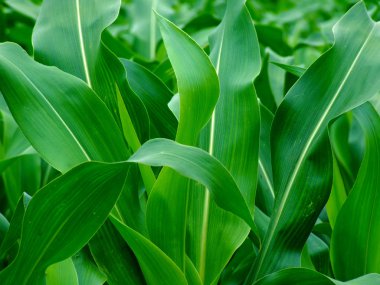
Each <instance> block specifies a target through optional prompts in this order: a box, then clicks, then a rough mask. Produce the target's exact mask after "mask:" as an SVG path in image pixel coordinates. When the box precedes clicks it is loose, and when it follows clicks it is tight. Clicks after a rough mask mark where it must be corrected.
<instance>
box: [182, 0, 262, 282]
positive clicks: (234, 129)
mask: <svg viewBox="0 0 380 285" xmlns="http://www.w3.org/2000/svg"><path fill="white" fill-rule="evenodd" d="M245 2H246V1H243V0H240V1H236V0H231V1H226V4H227V7H226V11H225V14H224V17H223V20H222V22H221V24H220V25H219V26H218V27H217V29H216V31H215V32H214V33H213V34H212V35H211V37H210V39H209V41H210V58H211V61H212V63H213V65H214V67H215V69H216V72H217V73H218V77H219V81H220V96H219V99H218V103H217V105H216V108H215V111H214V114H213V116H212V119H211V122H210V123H209V126H208V127H207V128H205V129H204V130H203V131H202V135H201V138H200V141H201V144H200V145H201V147H202V148H204V149H206V150H208V152H209V153H210V154H211V155H213V156H215V157H216V158H217V159H218V160H219V161H220V162H221V163H222V164H223V165H224V166H225V167H226V169H227V170H228V171H229V172H230V174H231V176H232V177H233V179H234V180H235V181H236V184H237V185H238V190H239V191H241V194H242V196H243V197H244V199H245V202H246V204H247V205H248V206H249V209H250V211H251V213H252V212H253V206H254V200H255V192H256V191H255V190H256V185H257V167H258V164H257V161H258V150H259V131H260V115H259V108H258V102H257V96H256V92H255V89H254V87H253V80H254V78H255V77H256V76H257V75H258V74H259V71H260V64H261V60H260V52H259V50H260V49H259V43H258V40H257V36H256V31H255V28H254V26H253V23H252V20H251V17H250V15H249V12H248V10H247V8H246V7H245ZM195 187H197V186H195ZM227 188H228V187H227ZM209 190H210V191H211V192H209V191H207V190H206V189H192V191H191V194H190V198H191V199H190V201H191V202H190V205H189V213H190V215H189V216H190V218H189V227H188V231H189V240H188V248H189V250H188V252H189V253H188V254H189V256H190V257H191V258H192V260H193V262H194V265H195V266H196V268H197V269H198V271H199V274H200V277H201V280H202V281H203V282H204V283H205V284H211V283H213V282H215V281H216V280H217V279H218V276H219V275H220V274H221V272H222V270H223V268H224V267H225V266H226V264H227V262H228V260H229V259H230V258H231V256H232V255H233V253H234V252H235V250H236V249H237V248H238V247H239V246H240V245H241V244H242V243H243V241H244V240H245V239H246V237H247V235H248V233H249V228H248V226H247V225H246V224H244V223H243V221H241V220H239V219H238V218H237V217H236V216H234V215H231V213H228V212H226V211H224V210H222V209H220V207H217V206H216V205H215V202H214V201H213V199H210V197H209V194H210V193H212V189H209ZM227 197H229V198H227V199H230V197H231V199H232V196H231V195H228V196H227ZM216 203H218V201H217V200H216ZM223 208H224V209H226V208H225V207H223Z"/></svg>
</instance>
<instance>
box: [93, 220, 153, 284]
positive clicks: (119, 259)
mask: <svg viewBox="0 0 380 285" xmlns="http://www.w3.org/2000/svg"><path fill="white" fill-rule="evenodd" d="M89 245H90V250H91V254H92V256H93V257H94V259H95V262H96V264H97V266H98V267H99V268H100V270H101V271H102V272H104V274H105V275H106V276H107V283H108V284H110V285H119V284H124V283H125V284H131V285H143V284H145V283H146V282H145V280H144V277H143V275H142V273H141V269H140V267H139V265H138V263H137V260H136V257H135V255H134V254H133V252H132V250H131V248H129V247H128V244H127V243H126V242H125V240H124V239H123V237H122V236H121V234H120V233H119V231H118V229H116V228H115V226H114V225H113V224H112V223H111V221H110V220H109V219H108V220H107V221H106V222H105V223H104V225H103V226H102V227H101V228H100V229H99V230H98V231H97V233H96V234H95V236H94V237H93V238H92V239H91V241H90V243H89Z"/></svg>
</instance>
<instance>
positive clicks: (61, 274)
mask: <svg viewBox="0 0 380 285" xmlns="http://www.w3.org/2000/svg"><path fill="white" fill-rule="evenodd" d="M45 274H46V277H45V278H46V285H67V284H72V285H79V281H78V276H77V271H76V269H75V266H74V263H73V261H72V259H71V258H68V259H65V260H63V261H61V262H58V263H55V264H53V265H50V266H49V267H48V268H47V269H46V273H45Z"/></svg>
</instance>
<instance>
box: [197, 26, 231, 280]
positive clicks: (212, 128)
mask: <svg viewBox="0 0 380 285" xmlns="http://www.w3.org/2000/svg"><path fill="white" fill-rule="evenodd" d="M223 25H225V24H223ZM225 32H226V29H225V26H223V33H222V38H221V42H220V47H219V51H218V59H217V62H216V66H215V72H216V74H217V76H218V77H219V68H220V61H221V58H222V50H223V46H224V35H225ZM215 113H216V106H215V109H214V111H213V112H212V116H211V126H210V143H209V149H208V152H209V154H210V155H211V156H213V155H214V139H215ZM209 216H210V192H209V190H208V189H207V188H206V191H205V196H204V204H203V217H202V233H201V245H200V259H199V277H200V279H201V281H202V282H204V280H205V274H206V272H205V271H206V257H207V253H206V250H207V236H208V224H209Z"/></svg>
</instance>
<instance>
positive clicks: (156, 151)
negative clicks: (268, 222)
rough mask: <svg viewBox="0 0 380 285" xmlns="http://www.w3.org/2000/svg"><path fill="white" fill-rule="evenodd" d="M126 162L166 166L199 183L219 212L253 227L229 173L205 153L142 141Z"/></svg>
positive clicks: (165, 142) (163, 141)
mask: <svg viewBox="0 0 380 285" xmlns="http://www.w3.org/2000/svg"><path fill="white" fill-rule="evenodd" d="M128 161H130V162H138V163H143V164H148V165H152V166H168V167H170V168H173V169H174V170H176V171H177V172H179V173H180V174H182V175H183V176H186V177H189V178H191V179H194V180H196V181H198V182H200V183H202V184H203V185H205V186H206V188H207V189H209V191H210V193H211V195H212V197H213V198H214V200H215V202H216V203H217V204H218V205H219V206H220V207H221V208H222V209H224V210H227V211H229V212H231V213H233V214H235V215H237V216H238V217H240V218H241V219H243V220H244V221H245V222H246V223H247V224H248V225H249V226H250V227H251V228H252V229H255V228H256V226H255V224H254V222H253V219H252V216H251V214H250V211H249V208H248V205H247V203H246V202H245V200H244V198H243V195H242V194H241V193H240V191H239V188H238V187H237V185H236V182H235V181H234V179H233V178H232V176H231V174H230V173H229V172H228V171H227V169H226V168H225V167H224V166H223V165H222V164H221V163H220V162H219V161H218V160H216V159H215V158H213V157H212V156H210V155H209V154H208V153H207V152H205V151H203V150H201V149H199V148H196V147H191V146H186V145H181V144H179V143H176V142H174V141H171V140H167V139H153V140H150V141H148V142H146V143H145V144H144V145H143V146H142V147H141V148H140V149H139V150H138V151H137V152H136V153H134V154H133V155H132V156H131V157H130V158H129V159H128Z"/></svg>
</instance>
